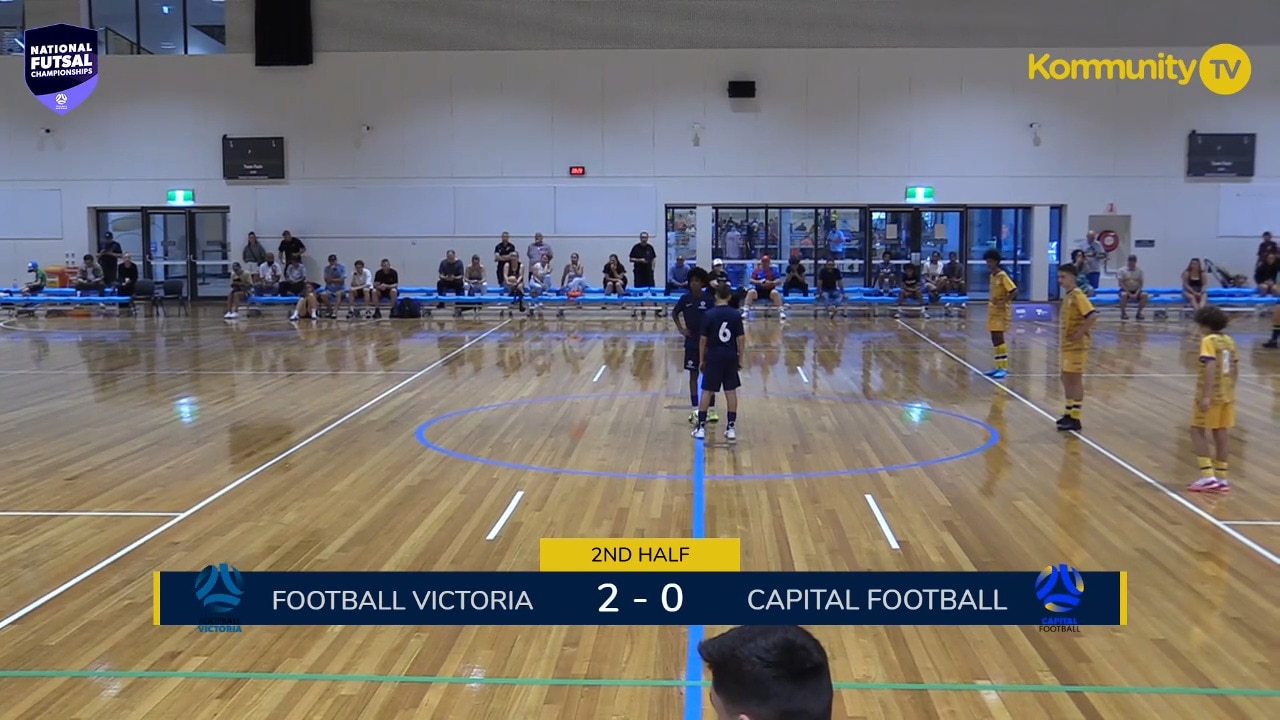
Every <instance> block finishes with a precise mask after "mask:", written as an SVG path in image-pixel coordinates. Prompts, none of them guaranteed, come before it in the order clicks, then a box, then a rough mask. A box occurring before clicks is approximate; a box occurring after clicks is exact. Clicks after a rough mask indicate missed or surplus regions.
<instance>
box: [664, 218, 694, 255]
mask: <svg viewBox="0 0 1280 720" xmlns="http://www.w3.org/2000/svg"><path fill="white" fill-rule="evenodd" d="M696 218H697V212H696V211H695V209H694V208H692V207H672V206H668V207H667V249H666V252H665V253H663V257H665V258H666V259H667V267H668V268H670V267H672V266H673V265H675V264H676V258H678V257H682V258H684V259H685V261H686V264H687V265H688V266H689V267H693V266H694V265H697V264H698V227H697V219H696Z"/></svg>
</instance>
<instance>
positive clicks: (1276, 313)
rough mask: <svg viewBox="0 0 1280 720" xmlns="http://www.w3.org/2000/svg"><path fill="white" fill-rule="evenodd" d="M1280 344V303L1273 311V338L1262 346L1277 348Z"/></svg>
mask: <svg viewBox="0 0 1280 720" xmlns="http://www.w3.org/2000/svg"><path fill="white" fill-rule="evenodd" d="M1277 345H1280V305H1277V306H1276V309H1275V310H1273V311H1272V313H1271V339H1270V340H1268V341H1266V342H1264V343H1262V347H1266V348H1272V349H1274V348H1276V347H1277Z"/></svg>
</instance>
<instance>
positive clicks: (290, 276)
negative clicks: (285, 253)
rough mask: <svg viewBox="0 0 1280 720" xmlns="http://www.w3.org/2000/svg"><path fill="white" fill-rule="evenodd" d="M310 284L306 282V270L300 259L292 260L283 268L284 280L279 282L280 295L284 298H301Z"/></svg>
mask: <svg viewBox="0 0 1280 720" xmlns="http://www.w3.org/2000/svg"><path fill="white" fill-rule="evenodd" d="M308 288H310V283H308V282H307V268H306V267H305V266H304V265H303V264H302V260H301V259H300V258H292V259H291V260H289V262H288V263H286V264H285V266H284V279H283V280H281V281H280V294H281V295H284V296H286V297H302V295H303V294H304V293H306V292H307V289H308Z"/></svg>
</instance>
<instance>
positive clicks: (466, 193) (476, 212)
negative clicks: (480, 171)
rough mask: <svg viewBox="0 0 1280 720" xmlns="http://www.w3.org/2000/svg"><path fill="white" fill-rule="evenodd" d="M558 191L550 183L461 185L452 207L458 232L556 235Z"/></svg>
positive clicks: (460, 233) (455, 192)
mask: <svg viewBox="0 0 1280 720" xmlns="http://www.w3.org/2000/svg"><path fill="white" fill-rule="evenodd" d="M555 191H556V189H555V188H554V187H553V186H550V185H458V186H457V187H455V188H454V208H453V211H454V217H455V218H456V223H455V227H456V232H457V234H458V235H499V234H501V233H503V232H510V233H511V234H512V235H532V234H534V233H536V232H540V233H543V234H546V235H555V234H557V232H558V231H557V230H556V214H555V211H556V193H555Z"/></svg>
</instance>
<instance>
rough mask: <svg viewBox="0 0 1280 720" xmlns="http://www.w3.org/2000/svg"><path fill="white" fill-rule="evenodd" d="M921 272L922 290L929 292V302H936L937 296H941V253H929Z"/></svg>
mask: <svg viewBox="0 0 1280 720" xmlns="http://www.w3.org/2000/svg"><path fill="white" fill-rule="evenodd" d="M921 274H922V275H923V276H924V291H925V292H926V293H928V294H929V302H935V303H936V302H938V298H939V297H941V296H942V289H941V285H942V253H940V252H935V253H933V254H932V255H930V256H929V262H927V263H925V265H924V270H923V272H922V273H921Z"/></svg>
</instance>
